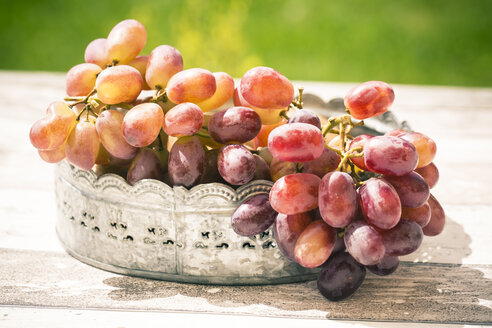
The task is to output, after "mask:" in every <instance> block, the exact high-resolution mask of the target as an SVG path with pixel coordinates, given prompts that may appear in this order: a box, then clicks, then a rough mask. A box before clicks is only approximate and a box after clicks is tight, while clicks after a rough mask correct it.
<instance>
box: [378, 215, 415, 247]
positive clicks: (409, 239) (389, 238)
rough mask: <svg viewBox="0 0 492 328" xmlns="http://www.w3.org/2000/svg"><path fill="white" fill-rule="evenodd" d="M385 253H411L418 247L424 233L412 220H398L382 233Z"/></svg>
mask: <svg viewBox="0 0 492 328" xmlns="http://www.w3.org/2000/svg"><path fill="white" fill-rule="evenodd" d="M382 234H383V239H384V246H385V247H386V254H387V255H391V256H402V255H408V254H410V253H413V252H415V251H416V250H417V248H419V246H420V244H421V243H422V240H423V238H424V234H423V233H422V228H421V227H420V225H419V224H418V223H417V222H415V221H412V220H405V219H403V220H400V222H398V224H397V225H396V226H395V227H393V228H391V229H390V230H387V231H384V232H383V233H382Z"/></svg>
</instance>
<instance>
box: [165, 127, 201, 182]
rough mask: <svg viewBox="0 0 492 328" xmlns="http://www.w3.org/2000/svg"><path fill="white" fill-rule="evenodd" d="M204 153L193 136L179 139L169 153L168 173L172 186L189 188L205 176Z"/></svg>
mask: <svg viewBox="0 0 492 328" xmlns="http://www.w3.org/2000/svg"><path fill="white" fill-rule="evenodd" d="M205 165H206V162H205V151H204V150H203V146H202V144H201V143H200V140H199V139H198V138H197V137H195V136H186V137H181V138H179V139H178V140H177V141H176V142H175V143H174V145H173V147H172V148H171V152H170V153H169V163H168V172H169V180H171V184H172V185H173V186H185V187H186V188H191V187H193V186H195V185H197V184H198V183H199V182H200V180H201V178H202V176H203V175H204V174H205V169H206V168H205Z"/></svg>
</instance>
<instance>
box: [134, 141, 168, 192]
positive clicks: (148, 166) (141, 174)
mask: <svg viewBox="0 0 492 328" xmlns="http://www.w3.org/2000/svg"><path fill="white" fill-rule="evenodd" d="M163 177H164V172H163V168H162V165H161V162H160V160H159V157H157V155H156V153H155V152H154V151H153V150H152V149H149V148H140V150H139V151H138V154H137V156H135V158H134V159H133V160H132V163H131V165H130V168H129V169H128V173H127V175H126V180H127V181H128V182H129V183H130V184H132V185H133V184H134V183H135V182H137V181H139V180H142V179H156V180H161V181H162V179H163Z"/></svg>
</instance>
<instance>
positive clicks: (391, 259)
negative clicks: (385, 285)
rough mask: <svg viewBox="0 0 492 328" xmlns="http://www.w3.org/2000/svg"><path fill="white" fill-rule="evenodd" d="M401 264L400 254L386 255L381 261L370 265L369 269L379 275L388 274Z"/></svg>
mask: <svg viewBox="0 0 492 328" xmlns="http://www.w3.org/2000/svg"><path fill="white" fill-rule="evenodd" d="M399 264H400V259H399V258H398V256H391V255H385V256H384V257H383V258H382V259H381V261H380V262H379V263H377V264H374V265H368V266H367V269H368V270H369V271H371V272H372V273H374V274H377V275H378V276H387V275H390V274H392V273H393V272H395V270H396V269H397V268H398V265H399Z"/></svg>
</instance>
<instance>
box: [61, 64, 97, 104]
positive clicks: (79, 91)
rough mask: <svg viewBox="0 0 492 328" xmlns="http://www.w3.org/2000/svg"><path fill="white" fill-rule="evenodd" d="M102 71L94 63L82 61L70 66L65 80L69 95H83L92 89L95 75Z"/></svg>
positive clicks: (94, 83)
mask: <svg viewBox="0 0 492 328" xmlns="http://www.w3.org/2000/svg"><path fill="white" fill-rule="evenodd" d="M101 71H102V69H101V67H99V66H98V65H96V64H90V63H83V64H78V65H76V66H74V67H72V68H71V69H70V70H69V71H68V73H67V78H66V81H65V91H66V93H67V95H68V96H69V97H85V96H87V95H88V94H89V93H91V91H92V90H93V89H94V86H95V85H96V78H97V75H98V74H99V73H100V72H101Z"/></svg>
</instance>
